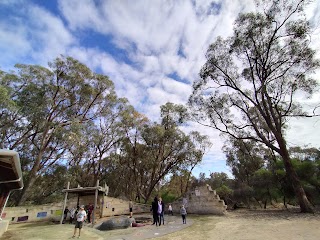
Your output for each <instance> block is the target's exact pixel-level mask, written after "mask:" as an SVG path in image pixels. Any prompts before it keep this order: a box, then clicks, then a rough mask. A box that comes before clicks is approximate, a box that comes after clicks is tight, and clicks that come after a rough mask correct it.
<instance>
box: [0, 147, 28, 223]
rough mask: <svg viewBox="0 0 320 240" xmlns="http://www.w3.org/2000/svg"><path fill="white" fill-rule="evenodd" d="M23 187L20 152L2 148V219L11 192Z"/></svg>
mask: <svg viewBox="0 0 320 240" xmlns="http://www.w3.org/2000/svg"><path fill="white" fill-rule="evenodd" d="M21 189H23V179H22V172H21V164H20V158H19V154H18V153H17V152H15V151H12V150H5V149H0V220H1V216H2V213H3V211H4V208H5V206H6V204H7V201H8V199H9V197H10V194H11V192H12V191H14V190H21Z"/></svg>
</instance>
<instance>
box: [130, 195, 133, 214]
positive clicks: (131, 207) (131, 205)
mask: <svg viewBox="0 0 320 240" xmlns="http://www.w3.org/2000/svg"><path fill="white" fill-rule="evenodd" d="M132 209H133V202H132V200H131V199H130V201H129V212H130V218H132Z"/></svg>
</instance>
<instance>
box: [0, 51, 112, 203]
mask: <svg viewBox="0 0 320 240" xmlns="http://www.w3.org/2000/svg"><path fill="white" fill-rule="evenodd" d="M16 68H17V71H16V72H10V73H5V74H2V75H1V82H6V83H7V85H8V86H9V87H10V88H11V89H12V91H11V96H10V98H11V99H12V100H13V101H14V102H15V105H16V111H7V112H6V115H7V118H11V119H14V121H12V122H14V124H13V125H12V126H11V127H6V131H5V132H1V134H2V136H1V139H4V147H6V148H9V149H14V150H18V151H19V152H21V151H22V153H23V154H22V155H26V156H27V157H28V159H26V162H27V164H28V165H27V166H25V169H28V170H29V171H28V172H27V176H26V181H25V187H24V189H23V191H22V196H21V198H20V200H19V202H18V204H21V203H23V202H24V201H25V200H26V198H27V195H28V192H29V190H30V188H31V187H32V186H33V184H34V182H35V181H36V179H37V177H38V176H40V175H42V174H44V173H45V172H46V171H48V169H49V168H50V167H51V166H52V165H53V164H55V163H57V162H59V161H60V162H61V161H66V160H67V159H63V158H64V157H65V156H66V150H67V140H68V139H70V138H71V139H72V136H73V135H72V133H73V128H74V127H75V126H76V127H78V126H79V125H82V124H83V123H85V122H87V121H94V119H96V118H97V117H98V116H99V113H100V112H101V111H102V110H103V107H104V104H103V103H104V101H105V98H106V97H108V96H110V95H114V94H115V93H114V85H113V83H112V81H110V80H109V79H108V77H107V76H103V75H100V74H96V73H94V72H92V71H91V70H90V69H89V68H88V67H86V66H85V65H84V64H81V63H80V62H78V61H77V60H75V59H73V58H70V57H63V56H62V57H60V58H57V59H55V60H54V61H53V62H52V63H49V68H45V67H41V66H36V65H24V64H18V65H16ZM9 80H11V81H9ZM0 121H2V119H1V120H0ZM20 150H21V151H20Z"/></svg>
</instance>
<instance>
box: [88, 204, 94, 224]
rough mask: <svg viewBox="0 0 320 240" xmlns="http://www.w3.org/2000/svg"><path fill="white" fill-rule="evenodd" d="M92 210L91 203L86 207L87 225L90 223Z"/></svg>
mask: <svg viewBox="0 0 320 240" xmlns="http://www.w3.org/2000/svg"><path fill="white" fill-rule="evenodd" d="M93 208H94V207H93V205H92V203H90V204H89V207H88V223H91V219H92V216H91V215H92V212H93Z"/></svg>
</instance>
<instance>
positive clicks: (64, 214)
mask: <svg viewBox="0 0 320 240" xmlns="http://www.w3.org/2000/svg"><path fill="white" fill-rule="evenodd" d="M68 213H69V209H68V207H66V208H65V209H64V212H63V220H64V222H65V221H66V220H67V216H68Z"/></svg>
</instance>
